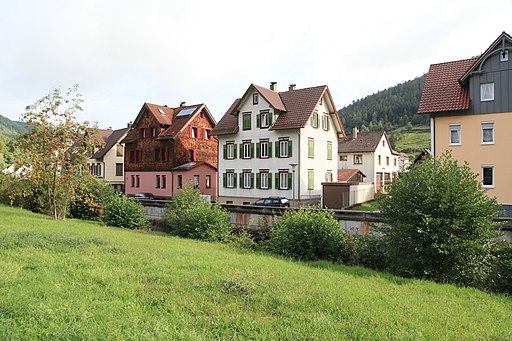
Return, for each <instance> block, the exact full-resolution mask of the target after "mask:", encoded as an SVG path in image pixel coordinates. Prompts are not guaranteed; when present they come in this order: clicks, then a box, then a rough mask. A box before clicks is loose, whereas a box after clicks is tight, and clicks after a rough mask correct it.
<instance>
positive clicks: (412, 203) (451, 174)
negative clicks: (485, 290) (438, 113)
mask: <svg viewBox="0 0 512 341" xmlns="http://www.w3.org/2000/svg"><path fill="white" fill-rule="evenodd" d="M498 208H499V206H498V204H497V203H496V200H495V199H494V198H490V197H488V196H487V195H486V194H485V192H484V191H482V190H481V186H480V182H479V181H478V179H477V176H476V175H475V174H474V173H473V172H472V171H471V169H470V168H469V165H468V164H467V163H465V164H464V165H462V166H459V165H458V164H457V161H456V160H454V159H453V158H452V157H451V155H450V154H449V153H445V154H443V155H442V156H441V157H439V158H436V159H431V160H428V161H425V162H423V163H422V164H420V165H417V166H414V167H412V168H411V169H410V170H409V171H408V172H407V173H403V174H401V175H400V177H398V179H396V180H395V181H393V182H392V183H391V185H390V187H389V192H388V195H387V196H386V197H385V198H384V200H383V201H382V207H381V211H382V215H383V216H384V218H385V219H386V225H385V226H384V227H383V229H382V232H383V233H384V234H385V239H386V242H387V244H388V246H389V249H388V251H389V255H390V260H391V265H392V266H393V270H394V271H395V272H396V273H398V274H400V275H405V276H414V277H421V278H427V279H432V280H436V281H447V282H454V283H459V284H463V285H477V286H480V285H481V284H482V281H484V280H485V278H486V276H487V273H488V271H489V269H490V259H491V257H490V252H491V249H492V248H491V238H492V237H494V236H495V235H496V232H497V228H498V224H497V223H496V222H495V221H494V219H495V218H496V217H497V212H498Z"/></svg>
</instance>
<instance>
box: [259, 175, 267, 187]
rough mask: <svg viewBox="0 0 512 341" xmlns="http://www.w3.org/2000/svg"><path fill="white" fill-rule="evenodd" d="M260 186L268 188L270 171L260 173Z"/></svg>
mask: <svg viewBox="0 0 512 341" xmlns="http://www.w3.org/2000/svg"><path fill="white" fill-rule="evenodd" d="M260 188H261V189H268V173H267V172H264V173H260Z"/></svg>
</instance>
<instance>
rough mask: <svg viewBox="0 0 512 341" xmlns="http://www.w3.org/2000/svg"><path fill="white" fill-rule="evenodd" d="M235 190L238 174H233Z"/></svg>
mask: <svg viewBox="0 0 512 341" xmlns="http://www.w3.org/2000/svg"><path fill="white" fill-rule="evenodd" d="M233 188H236V173H233Z"/></svg>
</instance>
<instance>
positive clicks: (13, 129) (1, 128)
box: [0, 115, 28, 139]
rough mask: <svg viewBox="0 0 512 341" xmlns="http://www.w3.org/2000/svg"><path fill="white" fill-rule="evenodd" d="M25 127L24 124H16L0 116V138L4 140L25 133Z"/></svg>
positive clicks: (26, 129)
mask: <svg viewBox="0 0 512 341" xmlns="http://www.w3.org/2000/svg"><path fill="white" fill-rule="evenodd" d="M27 131H28V128H27V125H26V124H25V123H24V122H16V121H12V120H10V119H8V118H7V117H5V116H2V115H0V136H3V137H4V138H8V139H11V138H14V137H16V136H17V135H20V134H23V133H26V132H27Z"/></svg>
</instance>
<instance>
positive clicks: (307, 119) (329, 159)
mask: <svg viewBox="0 0 512 341" xmlns="http://www.w3.org/2000/svg"><path fill="white" fill-rule="evenodd" d="M212 134H214V135H216V136H218V139H219V161H218V163H219V202H221V203H233V204H248V203H251V202H254V201H255V200H256V199H257V198H262V197H268V196H283V197H287V198H288V199H290V201H291V204H292V205H295V206H297V205H299V204H311V203H320V195H321V183H322V182H323V181H332V180H333V178H334V177H335V176H336V174H337V161H336V155H337V149H338V148H337V147H338V145H337V141H338V138H340V137H342V136H344V130H343V126H342V124H341V121H340V119H339V116H338V114H337V112H336V107H335V105H334V102H333V100H332V97H331V93H330V91H329V88H328V87H327V86H326V85H322V86H316V87H311V88H304V89H296V87H295V85H293V84H292V85H290V86H289V88H288V91H284V92H278V91H277V84H276V83H275V82H272V83H271V85H270V89H267V88H264V87H261V86H258V85H254V84H251V85H250V86H249V87H248V88H247V90H246V91H245V93H244V94H243V95H242V97H240V98H238V99H236V100H235V101H234V102H233V104H232V105H231V107H230V108H229V109H228V111H227V112H226V114H225V115H224V116H223V117H222V119H221V120H220V122H219V124H218V125H217V126H216V127H215V129H214V130H213V133H212Z"/></svg>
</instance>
